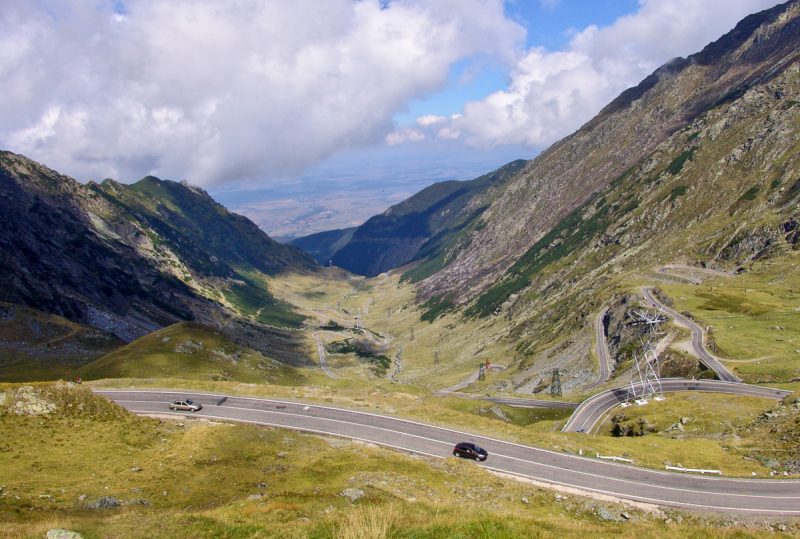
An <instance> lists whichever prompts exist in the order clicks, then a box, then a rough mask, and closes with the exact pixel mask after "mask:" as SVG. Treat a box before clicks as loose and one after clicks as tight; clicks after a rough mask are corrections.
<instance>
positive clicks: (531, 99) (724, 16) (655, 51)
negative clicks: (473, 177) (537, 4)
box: [452, 0, 779, 147]
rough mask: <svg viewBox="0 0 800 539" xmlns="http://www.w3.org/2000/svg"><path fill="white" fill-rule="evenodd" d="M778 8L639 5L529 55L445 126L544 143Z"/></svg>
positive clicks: (760, 3) (488, 137) (734, 3)
mask: <svg viewBox="0 0 800 539" xmlns="http://www.w3.org/2000/svg"><path fill="white" fill-rule="evenodd" d="M778 3H779V2H778V1H777V0H702V1H698V0H640V4H641V5H640V8H639V10H638V11H637V12H636V13H634V14H632V15H629V16H625V17H621V18H620V19H618V20H617V21H616V22H615V23H614V24H613V25H611V26H608V27H604V28H598V27H596V26H590V27H588V28H586V29H585V30H583V31H581V32H578V33H577V34H575V35H574V36H573V38H572V40H571V41H570V43H569V45H568V47H566V48H565V50H563V51H556V52H548V51H546V50H544V49H542V48H534V49H532V50H529V51H528V53H527V55H526V56H525V57H524V58H523V59H522V60H521V61H519V63H518V64H517V65H516V67H515V68H514V70H513V71H512V73H511V83H510V84H509V87H508V89H507V90H505V91H501V92H496V93H494V94H492V95H490V96H488V97H486V98H485V99H483V100H482V101H478V102H471V103H468V104H467V105H466V106H465V107H464V112H463V117H462V118H459V119H456V120H454V121H453V122H452V127H453V129H456V130H458V131H460V132H461V133H462V135H463V136H464V138H465V139H466V140H467V141H469V142H470V143H472V144H475V145H488V146H498V145H505V144H523V145H528V146H537V147H543V146H546V145H549V144H551V143H553V142H555V141H556V140H558V139H560V138H562V137H564V136H566V135H568V134H570V133H571V132H573V131H575V130H576V129H577V128H579V127H580V126H581V125H582V124H583V123H585V122H586V121H588V120H589V119H591V118H592V117H593V116H594V115H595V114H597V112H599V111H600V109H602V108H603V106H605V105H606V104H608V103H609V102H610V101H611V100H613V99H614V98H615V97H616V96H617V95H619V94H620V93H621V92H622V91H623V90H625V89H626V88H629V87H631V86H634V85H636V84H638V83H639V82H640V81H641V80H642V79H644V78H645V77H646V76H647V75H649V74H650V73H652V72H653V71H654V70H655V69H656V68H657V67H659V66H660V65H662V64H664V63H665V62H667V61H668V60H670V59H672V58H674V57H676V56H687V55H689V54H691V53H694V52H697V51H699V50H701V49H702V48H703V47H704V46H705V45H706V44H708V43H710V42H711V41H713V40H715V39H717V38H719V37H720V36H721V35H723V34H724V33H726V32H727V31H729V30H730V29H732V28H733V27H734V26H735V25H736V23H737V22H739V20H741V19H742V18H744V17H745V16H747V15H749V14H750V13H754V12H757V11H760V10H762V9H767V8H769V7H772V6H774V5H776V4H778Z"/></svg>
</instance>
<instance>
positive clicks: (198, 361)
mask: <svg viewBox="0 0 800 539" xmlns="http://www.w3.org/2000/svg"><path fill="white" fill-rule="evenodd" d="M77 374H78V375H79V376H82V377H83V378H84V379H86V380H97V379H101V378H161V379H168V378H176V379H185V380H217V381H226V380H230V381H237V382H245V383H269V384H287V385H297V384H305V383H307V382H308V380H309V377H308V375H307V374H304V373H303V371H302V370H301V369H295V368H292V367H288V366H286V365H284V364H282V363H279V362H278V361H276V360H275V359H271V358H268V357H265V356H263V355H262V354H261V353H259V352H256V351H253V350H251V349H249V348H246V347H243V346H239V345H237V344H235V343H233V342H232V341H231V340H230V339H228V337H226V336H225V335H224V334H223V333H222V332H221V331H219V330H216V329H214V328H211V327H208V326H204V325H202V324H197V323H194V322H181V323H179V324H175V325H172V326H169V327H166V328H164V329H161V330H159V331H156V332H153V333H150V334H148V335H145V336H144V337H141V338H139V339H136V340H135V341H133V342H132V343H130V344H128V345H126V346H124V347H122V348H120V349H119V350H116V351H114V352H112V353H110V354H108V355H106V356H104V357H103V358H101V359H98V360H97V361H94V362H92V363H89V364H88V365H86V366H84V367H81V368H80V369H78V371H77Z"/></svg>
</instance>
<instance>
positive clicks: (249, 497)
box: [247, 492, 264, 500]
mask: <svg viewBox="0 0 800 539" xmlns="http://www.w3.org/2000/svg"><path fill="white" fill-rule="evenodd" d="M263 497H264V496H263V495H262V494H261V493H260V492H256V493H255V494H251V495H250V496H248V497H247V499H248V500H260V499H261V498H263Z"/></svg>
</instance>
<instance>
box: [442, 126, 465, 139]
mask: <svg viewBox="0 0 800 539" xmlns="http://www.w3.org/2000/svg"><path fill="white" fill-rule="evenodd" d="M460 136H461V132H460V131H457V130H455V129H453V128H452V127H443V128H441V129H440V130H439V132H438V133H436V138H438V139H457V138H458V137H460Z"/></svg>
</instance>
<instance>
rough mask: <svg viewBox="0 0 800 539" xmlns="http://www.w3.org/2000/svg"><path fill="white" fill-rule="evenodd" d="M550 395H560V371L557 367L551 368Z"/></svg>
mask: <svg viewBox="0 0 800 539" xmlns="http://www.w3.org/2000/svg"><path fill="white" fill-rule="evenodd" d="M550 396H551V397H560V396H561V372H560V371H559V370H558V369H553V381H552V382H550Z"/></svg>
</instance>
